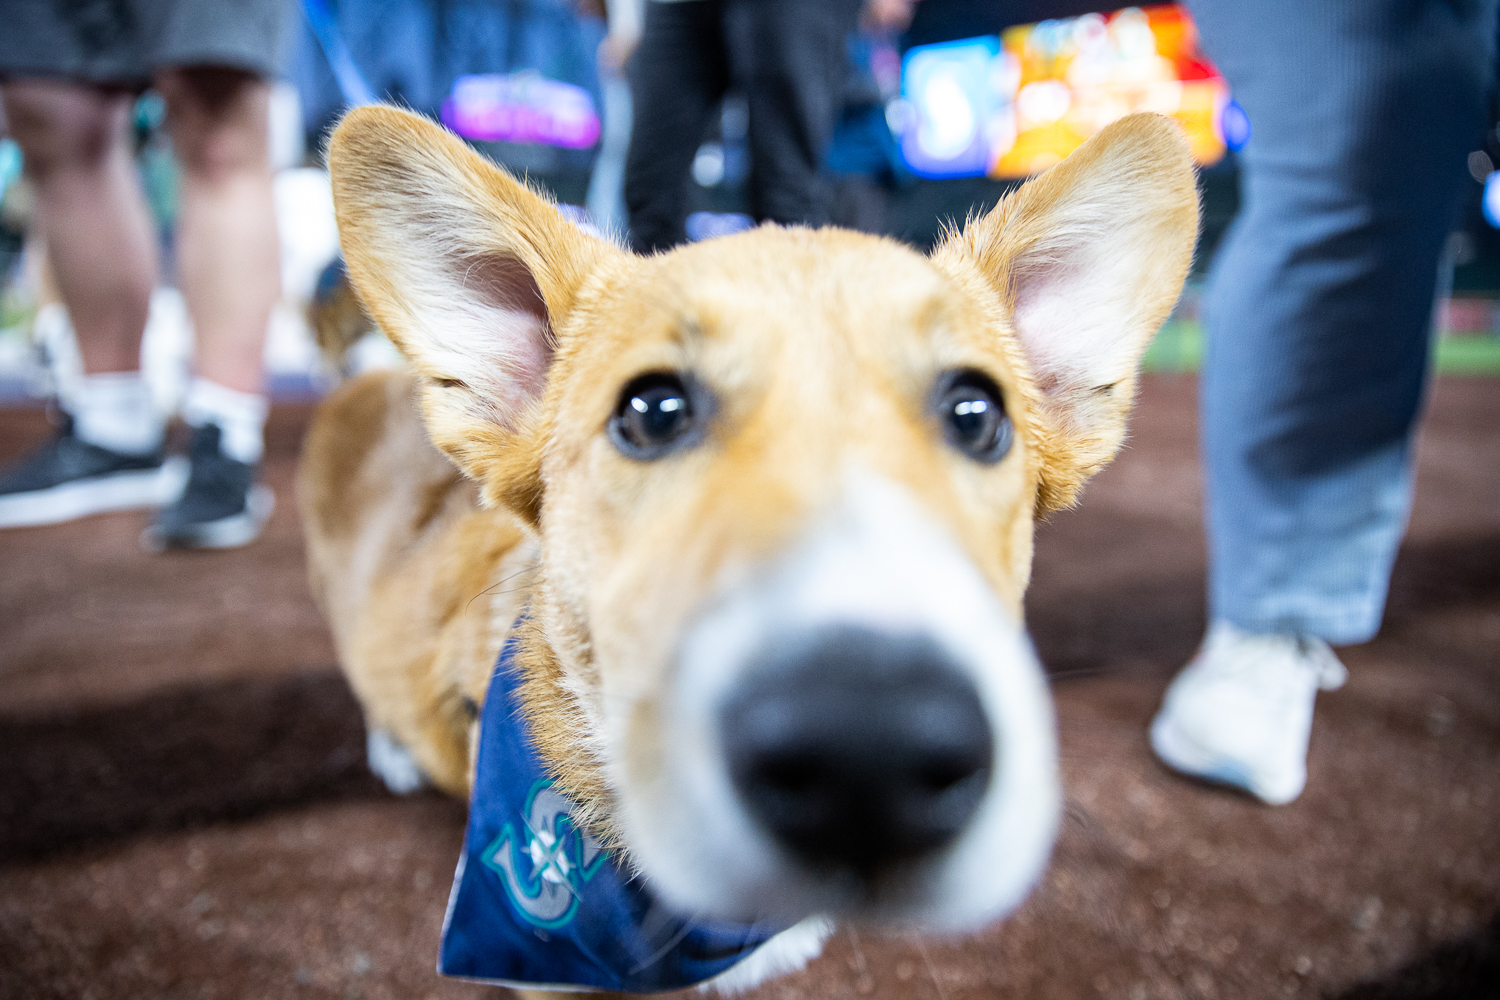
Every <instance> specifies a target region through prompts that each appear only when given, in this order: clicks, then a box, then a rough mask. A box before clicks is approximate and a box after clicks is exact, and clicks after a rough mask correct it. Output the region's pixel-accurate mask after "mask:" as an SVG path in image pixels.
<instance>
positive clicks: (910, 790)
mask: <svg viewBox="0 0 1500 1000" xmlns="http://www.w3.org/2000/svg"><path fill="white" fill-rule="evenodd" d="M746 676H747V679H746V681H745V683H744V684H743V685H742V686H741V687H740V688H739V689H738V690H737V691H736V692H735V694H734V695H733V696H732V697H731V698H730V700H729V701H728V702H727V703H726V704H725V705H724V707H723V710H722V714H721V719H720V722H721V731H722V733H723V739H724V751H725V755H726V757H727V759H728V764H729V770H730V774H731V775H732V777H733V779H734V783H735V786H736V788H737V789H738V790H739V794H740V795H741V797H742V798H743V800H744V802H745V803H746V805H747V806H748V807H749V809H750V811H751V813H752V814H753V815H754V816H755V817H756V818H757V819H758V820H759V821H760V822H761V823H762V824H764V825H765V827H766V828H767V829H768V830H769V831H770V832H771V833H772V834H773V835H774V836H775V837H776V838H777V839H778V840H780V841H781V842H782V843H783V844H785V845H786V846H788V847H790V848H791V849H792V850H793V851H795V852H796V853H797V854H798V855H800V856H801V857H802V858H804V859H805V860H807V861H809V862H811V863H814V864H820V865H828V866H838V867H852V868H854V869H856V870H857V871H859V872H860V873H861V874H864V875H869V874H872V873H874V872H875V871H877V870H878V869H880V868H881V867H883V866H886V865H889V864H891V863H893V862H899V861H903V860H908V859H912V858H916V857H918V856H920V855H922V854H924V853H926V852H928V851H931V850H934V849H936V848H938V847H941V846H943V845H944V844H947V843H948V842H950V841H952V840H953V839H954V838H955V837H956V836H958V834H959V832H960V831H961V830H962V829H963V827H964V824H965V823H967V822H968V820H969V818H970V816H972V815H973V813H974V811H975V809H976V808H977V807H978V805H979V801H980V799H981V798H982V797H983V795H984V792H985V788H986V786H987V785H988V783H989V775H990V766H991V761H992V758H993V751H994V741H993V736H992V735H991V732H990V726H989V722H988V721H987V719H986V718H985V713H984V709H983V708H982V707H981V706H980V703H979V694H978V692H977V691H976V690H975V688H974V685H973V683H972V682H970V681H969V680H968V679H967V678H965V677H964V676H963V675H962V674H961V673H960V672H959V671H958V670H957V669H956V668H955V667H954V665H953V662H952V660H951V658H950V657H949V656H948V655H947V654H946V653H945V652H944V651H943V650H942V649H941V647H939V646H938V645H937V644H936V643H935V642H933V641H932V640H930V639H927V638H923V637H919V636H895V635H885V634H881V633H877V632H874V631H870V630H867V629H859V628H852V627H850V628H838V629H825V630H821V631H819V632H818V633H816V634H814V635H813V636H812V637H810V638H809V639H808V640H807V641H805V642H794V643H788V644H783V645H781V646H779V647H778V648H777V649H776V650H774V651H772V652H771V653H769V654H768V655H766V656H765V657H764V658H763V660H762V662H761V663H758V664H756V665H755V667H754V668H752V669H751V670H750V671H749V672H748V673H747V675H746Z"/></svg>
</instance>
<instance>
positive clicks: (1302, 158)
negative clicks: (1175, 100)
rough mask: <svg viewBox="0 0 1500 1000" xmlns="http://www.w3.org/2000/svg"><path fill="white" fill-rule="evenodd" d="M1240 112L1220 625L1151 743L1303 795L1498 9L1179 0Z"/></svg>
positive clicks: (1221, 494)
mask: <svg viewBox="0 0 1500 1000" xmlns="http://www.w3.org/2000/svg"><path fill="white" fill-rule="evenodd" d="M1190 6H1191V8H1192V11H1193V14H1194V16H1195V18H1196V19H1197V23H1198V27H1199V30H1200V32H1201V35H1202V41H1203V44H1204V48H1205V49H1206V51H1207V52H1208V54H1209V56H1210V57H1211V58H1212V59H1213V60H1214V61H1215V63H1216V64H1217V65H1218V67H1219V69H1220V70H1221V71H1222V72H1223V74H1224V76H1225V78H1226V79H1227V80H1228V81H1229V85H1230V87H1231V89H1232V91H1233V93H1234V95H1235V98H1236V99H1237V100H1238V101H1239V102H1240V104H1241V105H1242V106H1243V107H1244V109H1245V111H1246V112H1247V113H1248V116H1249V119H1250V123H1251V128H1252V133H1251V136H1250V139H1249V142H1248V144H1247V145H1246V146H1245V148H1244V150H1243V152H1242V153H1241V154H1240V156H1241V159H1240V167H1241V175H1240V178H1241V179H1240V185H1241V205H1242V207H1241V210H1240V215H1239V217H1238V218H1237V219H1236V220H1235V222H1234V224H1233V227H1232V229H1231V231H1230V233H1229V235H1228V237H1227V238H1226V239H1225V242H1224V244H1223V246H1222V247H1221V249H1220V250H1219V252H1218V256H1217V259H1216V260H1215V262H1214V269H1213V274H1212V277H1211V280H1210V285H1209V289H1208V292H1207V295H1206V299H1205V302H1204V321H1205V326H1206V331H1207V347H1206V356H1205V360H1204V366H1203V376H1202V382H1201V394H1202V396H1201V410H1202V447H1203V455H1204V461H1205V467H1206V473H1205V474H1206V486H1207V525H1206V527H1207V531H1208V540H1209V561H1210V572H1209V613H1210V626H1209V630H1208V634H1207V636H1206V638H1205V640H1204V643H1203V645H1202V647H1201V649H1200V650H1199V652H1198V654H1197V656H1196V657H1195V658H1194V659H1193V661H1192V662H1191V663H1190V664H1188V666H1187V667H1186V668H1185V669H1184V670H1183V671H1182V672H1181V673H1180V674H1179V675H1178V676H1177V678H1176V679H1175V680H1174V681H1173V682H1172V685H1171V687H1170V688H1169V689H1168V691H1167V694H1166V698H1165V701H1164V703H1163V706H1162V708H1161V711H1160V712H1159V713H1158V714H1157V716H1156V718H1155V720H1154V721H1153V723H1152V725H1151V744H1152V747H1153V748H1154V750H1155V751H1156V753H1157V755H1158V756H1159V757H1160V758H1161V759H1162V760H1163V761H1164V762H1166V763H1167V764H1168V765H1170V766H1172V767H1173V768H1175V769H1177V770H1179V771H1183V772H1186V773H1188V774H1192V775H1195V776H1198V777H1202V778H1207V779H1210V780H1214V781H1218V782H1222V783H1226V784H1229V785H1233V786H1237V787H1239V788H1242V789H1244V790H1246V791H1248V792H1250V793H1251V794H1253V795H1255V796H1257V797H1259V798H1260V799H1262V800H1263V801H1265V802H1267V803H1272V804H1278V803H1284V802H1289V801H1291V800H1292V799H1294V798H1296V797H1297V795H1299V794H1300V793H1301V791H1302V788H1303V786H1304V784H1305V782H1306V776H1307V750H1308V740H1309V733H1310V730H1311V725H1312V714H1313V703H1314V700H1315V699H1316V696H1317V692H1318V691H1320V690H1328V689H1332V688H1336V687H1338V686H1339V685H1340V684H1342V683H1343V680H1344V677H1345V670H1344V667H1343V665H1342V664H1341V663H1340V662H1339V660H1338V658H1337V657H1336V656H1335V655H1334V653H1333V651H1332V650H1331V648H1330V644H1332V645H1341V644H1349V643H1359V642H1364V641H1366V640H1368V639H1370V638H1372V637H1373V636H1374V634H1375V632H1376V630H1377V629H1378V628H1379V626H1380V619H1381V615H1382V613H1383V610H1384V605H1385V599H1386V591H1387V587H1388V585H1389V581H1390V572H1391V566H1392V563H1393V562H1394V560H1395V555H1396V548H1397V546H1398V544H1399V543H1400V541H1401V536H1402V534H1403V532H1404V530H1405V525H1406V518H1407V512H1408V509H1409V506H1410V502H1411V485H1412V466H1411V458H1412V455H1411V451H1412V430H1413V424H1414V421H1415V418H1416V416H1417V413H1418V410H1419V407H1420V403H1421V398H1422V393H1423V386H1424V384H1425V373H1426V365H1427V357H1428V346H1429V344H1428V340H1429V336H1430V330H1431V318H1432V315H1433V300H1434V295H1435V289H1436V284H1437V278H1438V261H1439V257H1440V255H1441V253H1442V248H1443V245H1444V242H1445V240H1446V238H1447V235H1448V232H1449V229H1450V227H1451V223H1452V222H1453V219H1454V214H1455V209H1456V207H1457V201H1458V198H1459V195H1460V192H1461V185H1462V184H1463V183H1464V179H1465V177H1466V166H1465V159H1466V156H1467V154H1468V153H1469V152H1470V151H1471V150H1473V149H1476V148H1479V144H1480V142H1481V134H1482V131H1483V127H1484V125H1485V123H1486V122H1485V117H1484V115H1485V111H1486V107H1487V104H1486V98H1487V97H1488V96H1489V92H1490V87H1491V86H1492V84H1493V80H1494V66H1495V39H1496V23H1495V17H1496V4H1495V2H1494V0H1369V2H1367V3H1360V4H1308V3H1304V2H1302V0H1254V2H1246V3H1235V2H1229V0H1191V2H1190Z"/></svg>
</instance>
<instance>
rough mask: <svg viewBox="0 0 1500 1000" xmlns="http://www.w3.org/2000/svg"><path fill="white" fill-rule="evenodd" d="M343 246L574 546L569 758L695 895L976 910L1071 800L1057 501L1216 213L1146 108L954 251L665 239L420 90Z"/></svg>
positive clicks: (457, 414)
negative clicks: (1035, 607) (1049, 615)
mask: <svg viewBox="0 0 1500 1000" xmlns="http://www.w3.org/2000/svg"><path fill="white" fill-rule="evenodd" d="M329 158H330V163H331V166H332V171H333V180H334V194H335V199H336V203H337V206H338V214H339V225H340V229H341V232H342V237H343V245H344V251H345V254H346V256H347V259H348V264H349V269H350V272H351V274H352V276H353V278H354V281H355V284H356V286H357V288H358V290H359V292H360V294H361V297H362V298H363V300H364V302H365V304H366V306H367V307H368V309H369V310H370V312H371V314H372V315H373V316H374V317H375V319H376V320H377V321H378V322H379V323H380V325H381V327H382V328H383V329H384V330H385V331H386V332H387V333H388V334H389V335H390V336H391V338H392V339H393V340H394V341H395V342H396V343H397V344H398V345H399V346H400V347H401V349H402V350H403V352H404V353H405V354H406V355H407V357H408V358H409V359H410V360H411V362H412V365H413V367H414V368H415V369H416V371H417V372H418V373H419V374H420V375H421V376H422V381H423V407H424V411H425V415H426V419H427V424H428V427H429V430H430V432H431V435H432V438H433V440H434V442H435V443H436V444H437V445H438V446H439V447H440V448H442V449H443V450H444V451H446V452H447V453H448V454H449V455H450V456H451V457H452V458H453V460H454V461H455V462H456V463H457V464H458V465H459V467H460V468H462V469H463V470H464V471H465V472H467V473H468V474H469V475H471V476H472V477H473V478H475V479H476V480H478V481H479V482H480V483H481V484H482V486H483V491H484V496H485V497H486V499H487V501H488V502H490V503H492V504H496V505H499V506H503V507H504V508H506V509H508V510H510V511H511V512H513V513H514V514H515V515H516V517H518V518H519V519H520V520H522V521H524V522H525V523H527V524H528V525H530V526H531V527H532V528H533V529H534V530H535V532H536V534H537V536H538V538H539V540H540V545H541V552H542V567H541V574H540V580H541V582H540V585H539V587H538V590H537V592H536V594H535V595H534V597H533V601H532V606H531V616H532V622H533V623H534V629H535V634H536V636H538V637H540V638H539V639H538V640H537V641H535V642H533V644H532V647H531V648H530V650H529V654H528V655H529V660H528V670H529V671H530V674H531V681H530V682H529V683H528V685H527V687H526V688H525V697H526V699H527V701H528V707H529V709H530V711H531V713H532V715H533V721H534V723H535V727H536V728H535V732H536V734H537V739H538V742H539V744H540V749H541V750H542V752H543V755H544V756H545V757H546V758H547V759H548V761H549V763H550V764H551V765H552V767H553V768H554V769H555V770H556V772H557V773H558V774H559V776H560V778H561V780H562V782H563V785H564V787H565V788H566V789H567V790H569V791H570V792H571V793H572V794H573V796H574V797H575V798H577V799H579V800H580V801H582V802H583V803H584V805H585V807H587V808H590V809H591V810H593V816H594V818H595V820H596V822H599V823H601V824H603V825H605V826H607V827H609V829H608V830H607V831H606V832H607V833H608V834H610V835H611V836H613V837H614V838H615V839H616V841H617V843H618V844H619V845H620V846H622V847H623V848H625V849H626V851H627V852H628V854H629V856H630V858H631V859H632V860H633V862H634V863H635V864H636V865H637V866H638V867H639V868H640V870H641V871H642V872H643V873H644V874H645V875H646V876H647V877H648V878H649V879H650V880H651V881H652V882H653V883H654V884H655V885H656V886H657V888H658V890H659V891H660V892H661V893H662V894H663V895H664V896H665V897H666V898H667V899H668V900H669V901H671V902H673V903H675V904H676V905H678V906H680V907H682V908H684V909H686V910H690V911H697V912H702V913H706V914H712V915H718V916H747V915H754V916H760V917H775V918H782V919H796V918H800V917H802V916H805V915H808V914H810V913H816V912H822V913H831V914H834V915H841V916H846V917H854V918H874V919H883V920H892V921H908V920H910V921H918V922H922V923H925V924H927V925H929V926H932V925H944V926H954V927H958V926H970V925H974V924H977V923H979V922H982V921H984V920H986V919H989V918H991V917H993V916H996V915H998V914H1000V913H1003V912H1004V911H1006V910H1007V909H1009V908H1011V907H1013V906H1014V905H1016V904H1017V903H1018V902H1019V901H1020V900H1021V898H1022V897H1023V896H1024V895H1025V893H1026V891H1027V889H1028V888H1029V887H1030V885H1031V884H1032V883H1033V881H1034V880H1035V879H1036V877H1037V875H1038V874H1039V872H1040V871H1041V869H1042V866H1043V865H1044V863H1045V860H1046V857H1047V854H1048V851H1049V849H1050V847H1051V844H1052V840H1053V837H1054V833H1055V828H1056V823H1057V816H1058V811H1059V800H1060V794H1059V789H1058V779H1057V763H1056V746H1055V740H1054V734H1053V722H1052V710H1051V705H1050V701H1049V699H1048V696H1047V691H1046V682H1045V679H1044V677H1043V675H1042V672H1041V670H1040V668H1039V666H1038V664H1037V661H1036V658H1035V656H1034V655H1033V653H1032V651H1031V648H1030V645H1029V643H1028V641H1027V638H1026V634H1025V631H1024V628H1023V625H1022V621H1021V601H1022V593H1023V591H1024V589H1025V586H1026V581H1027V577H1028V574H1029V571H1030V563H1031V552H1032V524H1033V520H1034V517H1035V516H1036V515H1037V514H1038V513H1041V512H1046V511H1048V510H1052V509H1055V508H1058V507H1061V506H1064V505H1066V504H1068V503H1070V502H1071V501H1072V499H1073V497H1074V496H1075V494H1076V493H1077V491H1078V489H1079V487H1080V486H1081V485H1082V484H1083V482H1084V481H1085V480H1086V479H1087V478H1088V477H1089V476H1090V475H1092V474H1093V473H1094V472H1095V471H1097V470H1098V469H1099V468H1100V467H1101V466H1102V465H1103V464H1104V463H1105V462H1107V461H1108V460H1109V459H1110V457H1111V456H1112V455H1113V453H1114V452H1115V450H1116V448H1117V447H1118V446H1119V443H1120V441H1121V439H1122V436H1123V433H1124V421H1125V416H1126V412H1127V411H1128V409H1129V407H1130V403H1131V398H1132V395H1133V391H1134V384H1135V369H1136V364H1137V361H1138V359H1139V356H1140V354H1141V352H1142V351H1143V350H1144V348H1145V346H1146V344H1147V342H1148V340H1149V339H1150V337H1151V335H1152V334H1153V333H1154V331H1155V330H1156V328H1157V327H1158V326H1159V325H1160V324H1161V322H1162V321H1163V320H1164V319H1165V317H1166V315H1167V313H1168V311H1169V310H1170V309H1171V306H1172V304H1173V302H1174V301H1175V300H1176V298H1177V295H1178V292H1179V291H1180V289H1181V286H1182V282H1183V279H1184V276H1185V275H1186V272H1187V268H1188V264H1189V261H1190V258H1191V255H1192V249H1193V241H1194V236H1195V233H1196V226H1197V200H1196V194H1195V189H1194V178H1193V170H1192V166H1191V163H1190V160H1189V157H1188V153H1187V147H1186V143H1185V141H1184V140H1183V139H1182V137H1181V136H1180V135H1179V134H1178V131H1177V129H1176V128H1175V127H1174V126H1173V125H1172V124H1171V123H1169V122H1168V121H1167V120H1165V119H1162V118H1159V117H1155V116H1145V115H1142V116H1133V117H1130V118H1127V119H1124V120H1122V121H1120V122H1118V123H1116V124H1114V125H1112V126H1110V127H1109V128H1107V129H1105V130H1104V131H1103V132H1102V133H1100V134H1099V135H1098V136H1097V137H1095V138H1094V139H1092V140H1090V141H1089V142H1088V143H1086V144H1085V145H1084V146H1083V147H1082V148H1080V149H1079V150H1078V151H1077V152H1075V153H1074V154H1073V155H1072V156H1071V157H1069V158H1068V159H1067V160H1065V161H1063V162H1062V163H1060V164H1059V165H1057V166H1056V167H1054V168H1052V169H1051V170H1050V171H1048V172H1047V173H1045V174H1043V175H1042V176H1041V177H1040V178H1038V179H1036V180H1034V181H1032V182H1031V183H1029V184H1027V185H1025V186H1024V187H1022V188H1021V189H1020V190H1018V191H1017V192H1016V193H1014V194H1013V195H1011V196H1010V197H1009V198H1007V199H1006V200H1005V201H1004V202H1003V203H1002V204H1001V205H1000V206H999V207H997V208H996V209H995V210H994V211H992V212H990V213H989V214H988V215H986V216H985V217H983V218H981V219H977V220H975V221H972V222H971V223H970V224H969V225H968V226H966V227H965V229H964V230H963V232H962V233H956V234H954V235H952V236H951V237H950V238H949V239H947V241H946V242H944V243H943V245H942V246H940V247H939V248H938V249H937V250H936V251H935V252H934V253H933V254H932V255H931V256H930V257H923V256H921V255H919V254H917V253H914V252H913V251H911V250H910V249H908V248H906V247H903V246H900V245H898V244H896V243H894V242H892V241H890V240H885V239H878V238H875V237H871V236H864V235H859V234H855V233H850V232H843V231H838V230H833V229H824V230H817V231H811V230H804V229H780V228H776V227H770V226H767V227H762V228H760V229H757V230H754V231H752V232H748V233H744V234H741V235H737V236H733V237H728V238H724V239H720V240H715V241H712V242H709V243H703V244H698V245H694V246H689V247H684V248H682V249H679V250H676V251H673V252H671V253H667V254H663V255H659V256H655V257H648V258H642V257H636V256H632V255H630V254H628V253H625V252H623V251H621V250H619V249H617V248H615V247H614V246H611V245H609V244H608V243H605V242H603V241H601V240H598V239H594V238H592V237H590V236H588V235H585V234H584V233H583V232H581V231H580V230H579V229H577V228H576V227H574V226H573V225H571V224H570V223H569V222H567V221H565V220H564V219H563V218H562V216H560V215H559V214H558V213H557V211H556V210H555V209H554V208H553V207H552V206H551V205H550V204H548V203H547V202H546V201H545V200H544V199H542V198H540V197H538V196H537V195H536V194H534V193H533V192H531V191H530V190H528V189H527V188H526V187H524V186H523V185H521V184H519V183H517V182H516V181H514V180H512V179H511V178H510V177H509V176H507V175H506V174H505V173H504V172H502V171H500V170H498V169H496V168H495V167H493V166H491V165H489V164H488V163H487V162H485V161H484V160H483V159H481V158H480V157H478V156H476V155H475V154H473V153H472V152H470V151H469V150H468V149H467V148H465V147H464V145H463V144H462V143H461V142H459V141H458V140H457V139H455V138H454V137H452V136H451V135H449V134H447V133H445V132H443V131H442V130H441V129H439V128H437V127H435V126H433V125H431V124H430V123H428V122H426V121H424V120H422V119H420V118H417V117H414V116H412V115H409V114H405V113H403V112H399V111H396V110H393V109H389V108H378V107H377V108H364V109H360V110H357V111H355V112H353V113H351V114H350V115H349V117H348V118H346V119H345V120H344V123H343V124H342V125H341V126H340V127H339V129H338V131H337V132H336V133H335V134H334V137H333V141H332V145H331V147H330V156H329Z"/></svg>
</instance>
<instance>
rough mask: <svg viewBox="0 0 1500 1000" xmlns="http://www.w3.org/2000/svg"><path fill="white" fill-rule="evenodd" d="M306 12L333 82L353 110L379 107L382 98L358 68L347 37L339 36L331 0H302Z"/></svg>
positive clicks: (336, 18) (337, 23)
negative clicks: (326, 59) (372, 105)
mask: <svg viewBox="0 0 1500 1000" xmlns="http://www.w3.org/2000/svg"><path fill="white" fill-rule="evenodd" d="M302 9H303V11H305V12H306V14H307V23H308V24H310V25H311V26H312V30H313V34H314V35H316V36H317V39H318V44H319V45H320V46H322V48H323V55H324V56H326V57H327V58H328V67H329V69H331V70H333V78H334V80H336V81H337V82H338V85H339V93H341V94H343V95H344V100H345V101H346V102H348V103H349V104H350V105H351V106H358V105H360V104H374V103H376V101H377V100H378V98H377V97H376V96H375V90H374V88H372V87H371V86H370V83H369V81H368V80H366V79H365V75H364V74H363V73H361V72H360V71H359V67H358V66H356V65H355V64H354V57H353V56H352V55H350V53H349V46H347V45H345V44H344V36H343V35H341V34H339V22H338V17H337V16H336V15H335V14H334V12H333V8H332V7H330V6H329V5H328V0H302Z"/></svg>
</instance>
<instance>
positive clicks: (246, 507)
mask: <svg viewBox="0 0 1500 1000" xmlns="http://www.w3.org/2000/svg"><path fill="white" fill-rule="evenodd" d="M219 436H220V431H219V427H218V425H217V424H204V425H203V426H202V427H199V428H197V429H196V430H194V431H193V440H192V444H191V445H190V446H189V448H188V457H189V459H190V461H191V463H192V473H191V474H190V475H189V476H188V481H187V488H186V489H184V490H183V491H182V496H180V497H178V498H177V501H176V502H175V503H173V504H171V505H169V506H167V507H163V508H162V509H161V510H160V511H158V512H157V515H156V521H155V523H153V524H152V525H151V527H149V528H147V529H146V533H145V535H143V536H142V538H141V541H142V543H143V544H144V545H145V546H146V548H148V549H151V550H153V551H158V552H159V551H161V550H162V549H173V548H181V549H232V548H236V547H238V546H241V545H245V544H247V543H249V542H251V541H253V540H254V538H255V536H257V535H259V534H260V529H261V528H262V527H264V526H265V523H266V521H267V520H269V519H270V517H271V511H272V509H273V508H274V507H275V506H276V498H275V497H273V496H272V495H271V491H270V490H269V489H268V488H267V487H265V486H262V485H260V484H258V483H256V482H255V466H253V465H247V464H246V463H244V462H236V461H235V460H234V459H232V458H230V457H229V456H228V455H226V454H224V453H223V452H222V451H220V450H219Z"/></svg>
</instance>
